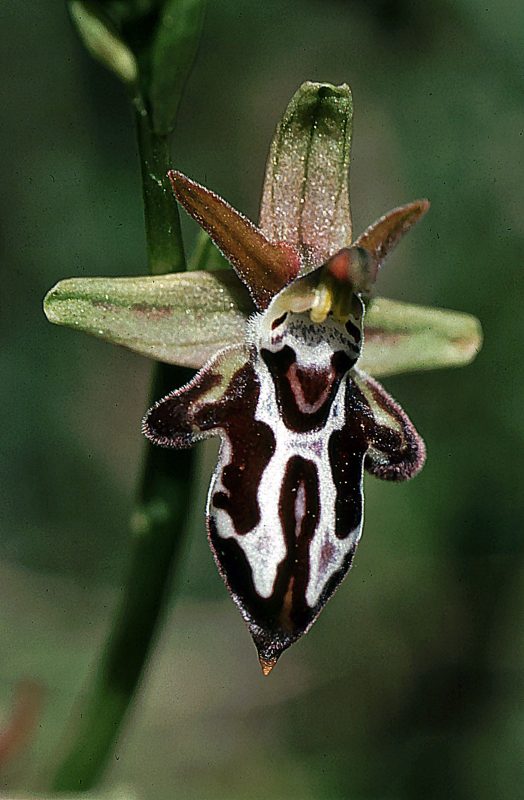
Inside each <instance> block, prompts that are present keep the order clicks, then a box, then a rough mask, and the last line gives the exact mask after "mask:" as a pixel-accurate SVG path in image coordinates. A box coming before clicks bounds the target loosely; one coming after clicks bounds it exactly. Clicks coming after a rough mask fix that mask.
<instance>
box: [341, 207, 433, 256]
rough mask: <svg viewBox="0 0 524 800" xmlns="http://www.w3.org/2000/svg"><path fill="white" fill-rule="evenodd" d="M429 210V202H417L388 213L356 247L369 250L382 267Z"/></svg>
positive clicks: (356, 243)
mask: <svg viewBox="0 0 524 800" xmlns="http://www.w3.org/2000/svg"><path fill="white" fill-rule="evenodd" d="M428 208H429V200H415V201H414V202H413V203H408V204H407V205H405V206H401V207H400V208H394V209H393V210H392V211H388V213H387V214H384V216H383V217H380V219H378V220H377V221H376V222H374V223H373V224H372V225H370V226H369V228H367V229H366V230H365V231H364V233H362V234H361V235H360V236H359V237H358V239H357V240H356V241H355V242H354V246H355V247H364V248H365V249H366V250H368V251H369V252H370V253H371V255H372V257H373V258H374V259H376V262H377V266H378V267H380V266H381V264H382V262H383V261H384V259H385V258H386V257H387V256H388V255H389V254H390V252H391V251H392V250H393V248H394V247H396V246H397V244H398V243H399V241H400V240H401V239H402V237H403V236H404V234H406V233H407V232H408V231H409V230H410V228H412V227H413V225H414V224H415V223H416V222H418V221H419V219H420V218H421V217H423V216H424V214H425V213H426V211H427V210H428Z"/></svg>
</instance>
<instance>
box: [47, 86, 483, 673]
mask: <svg viewBox="0 0 524 800" xmlns="http://www.w3.org/2000/svg"><path fill="white" fill-rule="evenodd" d="M351 120H352V100H351V93H350V90H349V88H348V87H347V86H341V87H332V86H329V85H321V84H304V86H302V87H301V89H300V90H299V91H298V92H297V94H296V95H295V97H294V98H293V100H292V101H291V103H290V106H289V107H288V109H287V111H286V114H285V115H284V118H283V120H282V122H281V123H280V125H279V127H278V129H277V133H276V136H275V138H274V141H273V144H272V148H271V153H270V158H269V162H268V169H267V173H266V181H265V186H264V194H263V201H262V210H261V217H260V225H259V226H258V227H256V226H254V225H253V224H252V223H250V222H249V221H248V220H246V219H245V218H244V217H243V216H242V215H241V214H239V213H238V212H237V211H235V210H234V209H232V208H231V207H230V206H229V205H228V204H227V203H225V202H224V201H223V200H222V199H221V198H219V197H218V196H217V195H215V194H213V193H212V192H210V191H208V190H207V189H204V188H203V187H202V186H200V185H199V184H197V183H194V182H193V181H191V180H189V179H188V178H186V177H184V176H183V175H181V174H180V173H178V172H171V173H170V178H171V182H172V185H173V190H174V193H175V195H176V197H177V199H178V201H179V202H180V203H181V204H182V205H183V206H184V207H185V209H186V210H187V211H188V212H189V213H190V214H191V215H192V216H193V217H194V218H195V219H196V220H197V221H198V222H199V223H200V225H201V226H202V227H203V228H204V230H205V231H207V233H208V234H209V236H210V237H211V239H212V240H213V241H214V242H215V244H216V245H217V246H218V247H219V248H220V250H221V251H222V253H223V254H224V255H225V256H226V257H227V258H228V259H229V261H230V263H231V265H232V266H233V268H234V270H235V272H236V274H237V276H238V278H239V279H240V281H241V282H242V284H243V285H244V286H245V287H247V290H248V292H249V294H248V293H247V292H246V291H245V290H243V289H242V286H241V284H240V282H239V281H238V280H237V279H235V278H234V277H233V276H232V274H229V273H227V272H218V273H217V272H215V273H207V274H205V273H191V274H186V275H185V276H183V275H171V276H163V277H161V278H140V279H123V280H122V279H121V280H120V281H118V280H113V281H105V282H104V281H97V280H96V279H92V281H91V283H90V284H89V282H88V281H86V280H84V281H83V282H82V283H81V284H80V282H79V281H65V282H63V283H62V284H60V285H59V286H58V287H57V288H56V289H55V290H53V292H51V293H50V295H49V297H48V300H47V306H46V308H47V313H48V315H49V316H50V318H52V319H54V321H60V322H63V323H65V324H70V325H76V326H79V327H82V328H84V329H87V330H90V331H91V332H96V333H98V335H101V336H105V338H109V339H111V340H112V341H117V342H119V343H123V344H126V345H128V346H131V347H133V349H136V350H138V351H140V352H143V353H147V354H149V355H151V356H153V357H159V358H161V359H162V360H166V361H170V362H173V363H181V364H187V365H190V366H196V367H201V369H200V372H198V374H197V375H196V377H195V378H194V379H193V380H192V381H191V382H190V383H189V384H187V386H185V387H183V388H182V389H178V390H176V391H173V392H172V393H171V394H170V395H168V396H167V397H165V398H163V399H162V400H160V401H159V402H158V403H156V405H155V406H154V407H153V408H152V409H151V410H150V411H149V412H148V414H147V416H146V418H145V420H144V432H145V434H146V435H147V436H148V437H149V438H150V439H152V440H153V441H154V442H156V443H157V444H159V445H162V446H165V447H175V448H180V447H189V446H191V445H193V444H194V443H195V442H197V441H198V440H199V439H202V438H204V437H208V436H214V435H217V436H220V437H221V440H222V442H221V448H220V455H219V461H218V465H217V469H216V471H215V474H214V476H213V479H212V482H211V487H210V491H209V497H208V508H207V521H208V532H209V540H210V544H211V548H212V550H213V553H214V555H215V558H216V561H217V564H218V567H219V570H220V572H221V574H222V576H223V578H224V580H225V582H226V584H227V586H228V588H229V590H230V592H231V594H232V597H233V599H234V601H235V603H236V604H237V606H238V607H239V609H240V611H241V613H242V615H243V617H244V619H245V620H246V621H247V623H248V626H249V629H250V631H251V634H252V636H253V639H254V641H255V644H256V646H257V649H258V652H259V656H260V661H261V664H262V668H263V670H264V672H265V673H266V674H267V673H268V672H269V671H270V670H271V668H272V667H273V666H274V664H275V663H276V661H277V659H278V657H279V656H280V654H281V653H282V652H283V650H285V649H286V648H287V647H289V645H290V644H292V643H293V642H294V641H296V640H297V639H298V638H299V637H300V636H301V635H302V634H303V633H305V632H306V631H307V630H308V629H309V627H310V626H311V625H312V623H313V622H314V620H315V619H316V617H317V616H318V614H319V612H320V611H321V609H322V607H323V606H324V604H325V603H326V601H327V600H328V599H329V597H330V596H331V595H332V594H333V592H334V591H335V589H336V587H337V586H338V584H339V583H340V581H341V580H342V578H343V577H344V575H345V574H346V573H347V571H348V570H349V568H350V566H351V562H352V559H353V556H354V553H355V549H356V546H357V544H358V541H359V539H360V535H361V532H362V512H363V497H362V480H363V472H364V470H367V471H368V472H370V473H371V474H373V475H375V476H376V477H379V478H383V479H386V480H395V481H399V480H406V479H408V478H410V477H412V476H413V475H415V474H416V473H417V472H418V471H419V470H420V468H421V467H422V465H423V462H424V457H425V450H424V445H423V442H422V440H421V438H420V437H419V435H418V434H417V432H416V430H415V428H414V427H413V425H412V423H411V422H410V420H409V419H408V417H407V416H406V414H405V413H404V412H403V411H402V409H401V408H400V407H399V406H398V404H397V403H396V402H395V401H394V400H393V399H392V398H391V397H390V396H389V395H388V394H387V393H386V392H385V390H384V389H383V388H382V386H381V385H380V384H379V383H377V381H376V380H375V379H374V378H372V377H370V375H369V374H368V373H371V374H373V375H377V374H388V373H393V372H402V371H405V370H409V369H419V368H428V367H432V366H442V365H447V364H458V363H466V362H467V361H469V360H471V358H472V357H473V356H474V354H475V352H476V350H477V349H478V346H479V342H480V334H479V328H478V324H477V323H476V321H475V320H473V319H472V318H471V317H469V316H467V315H461V314H455V313H453V312H443V311H432V310H426V309H417V308H416V307H413V306H408V305H404V304H399V303H392V302H391V301H384V300H375V301H373V300H369V294H370V291H371V288H372V286H373V285H374V283H375V280H376V278H377V275H378V273H379V270H380V267H381V265H382V262H383V261H384V259H385V258H386V256H387V255H388V253H389V252H390V251H391V250H392V249H393V247H394V246H395V245H396V244H397V242H398V241H399V240H400V238H401V237H402V236H403V235H404V233H406V232H407V231H408V230H409V229H410V228H411V226H412V225H413V224H414V223H415V222H416V221H417V220H418V219H420V217H421V216H422V215H423V214H424V213H425V212H426V210H427V208H428V203H427V201H425V200H422V201H417V202H414V203H410V204H409V205H406V206H404V207H402V208H398V209H395V210H394V211H392V212H390V213H389V214H387V215H386V216H384V217H382V218H381V219H380V220H378V221H377V222H376V223H374V224H373V225H371V226H370V227H369V228H368V229H367V230H366V231H365V232H364V233H363V234H362V235H360V236H359V237H358V238H357V239H356V240H354V241H353V239H352V235H351V218H350V209H349V194H348V186H347V171H348V167H349V154H350V135H351ZM108 284H110V285H108ZM365 316H366V317H367V322H368V324H367V325H366V330H364V317H365ZM366 334H367V336H368V339H367V341H366ZM364 342H366V343H365V344H364Z"/></svg>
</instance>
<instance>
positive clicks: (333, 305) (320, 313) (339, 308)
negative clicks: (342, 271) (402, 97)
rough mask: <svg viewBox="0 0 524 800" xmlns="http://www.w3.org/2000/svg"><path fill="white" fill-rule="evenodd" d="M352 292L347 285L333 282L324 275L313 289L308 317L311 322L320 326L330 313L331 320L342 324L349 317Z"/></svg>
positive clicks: (328, 276)
mask: <svg viewBox="0 0 524 800" xmlns="http://www.w3.org/2000/svg"><path fill="white" fill-rule="evenodd" d="M352 304H353V292H352V291H351V289H350V287H349V286H348V284H347V283H345V284H344V283H341V282H340V281H337V280H335V279H334V278H333V277H332V276H331V275H329V274H326V275H324V276H323V277H322V278H321V280H320V281H319V283H318V286H317V287H316V289H315V294H314V299H313V303H312V305H311V308H310V312H309V316H310V317H311V322H315V323H317V324H321V323H322V322H324V321H325V320H326V318H327V316H328V314H329V313H330V312H331V313H332V315H333V318H334V319H335V320H336V321H337V322H340V323H342V324H344V323H346V322H347V321H348V319H349V317H350V316H351V308H352Z"/></svg>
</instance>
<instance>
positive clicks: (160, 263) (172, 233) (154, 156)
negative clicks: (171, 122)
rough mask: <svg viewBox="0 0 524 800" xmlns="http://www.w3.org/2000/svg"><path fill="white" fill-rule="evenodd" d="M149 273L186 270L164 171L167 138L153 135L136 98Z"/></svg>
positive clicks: (167, 164)
mask: <svg viewBox="0 0 524 800" xmlns="http://www.w3.org/2000/svg"><path fill="white" fill-rule="evenodd" d="M134 105H135V111H136V129H137V139H138V151H139V155H140V167H141V171H142V193H143V197H144V217H145V226H146V239H147V250H148V259H149V271H150V272H151V273H152V274H153V275H161V274H163V273H165V272H182V271H183V270H185V269H186V259H185V254H184V245H183V242H182V232H181V229H180V215H179V213H178V206H177V204H176V201H175V199H174V197H173V192H172V190H171V185H170V183H169V179H168V177H167V171H168V169H169V167H170V166H171V156H170V149H169V140H170V137H169V136H166V135H165V134H159V133H155V131H154V130H153V128H152V122H151V118H150V116H149V114H148V113H147V111H146V110H145V108H144V106H143V104H142V102H141V100H140V99H139V98H137V99H135V100H134Z"/></svg>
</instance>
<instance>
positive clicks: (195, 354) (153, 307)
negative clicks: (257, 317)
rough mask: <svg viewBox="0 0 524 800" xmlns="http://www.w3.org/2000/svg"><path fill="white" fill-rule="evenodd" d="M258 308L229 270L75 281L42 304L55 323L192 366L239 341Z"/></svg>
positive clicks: (61, 285) (59, 286)
mask: <svg viewBox="0 0 524 800" xmlns="http://www.w3.org/2000/svg"><path fill="white" fill-rule="evenodd" d="M253 310H254V308H253V303H252V301H251V299H250V297H249V294H248V292H247V290H246V289H245V288H244V287H243V286H242V284H241V283H240V281H239V280H238V278H237V277H236V275H235V274H234V273H233V272H232V271H229V270H221V271H217V272H188V273H176V274H169V275H160V276H149V275H148V276H146V277H140V278H71V279H69V280H64V281H60V283H58V284H57V285H56V286H55V287H54V288H53V289H51V291H50V292H49V293H48V294H47V296H46V298H45V300H44V311H45V314H46V316H47V318H48V319H49V321H50V322H54V323H56V324H57V325H66V326H67V327H69V328H76V329H77V330H80V331H84V332H86V333H91V334H93V335H94V336H98V337H99V338H101V339H105V340H106V341H108V342H112V343H114V344H120V345H124V346H125V347H128V348H129V349H130V350H134V351H135V352H137V353H141V354H142V355H144V356H148V357H149V358H154V359H156V360H157V361H164V362H166V363H169V364H179V365H181V366H187V367H194V368H199V367H201V366H202V364H204V363H205V362H206V361H208V359H209V358H211V356H213V355H215V353H216V352H217V351H218V350H220V349H221V348H223V347H227V346H228V345H232V344H239V343H242V342H243V341H244V340H245V323H246V319H247V317H248V316H249V314H251V313H252V311H253Z"/></svg>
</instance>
